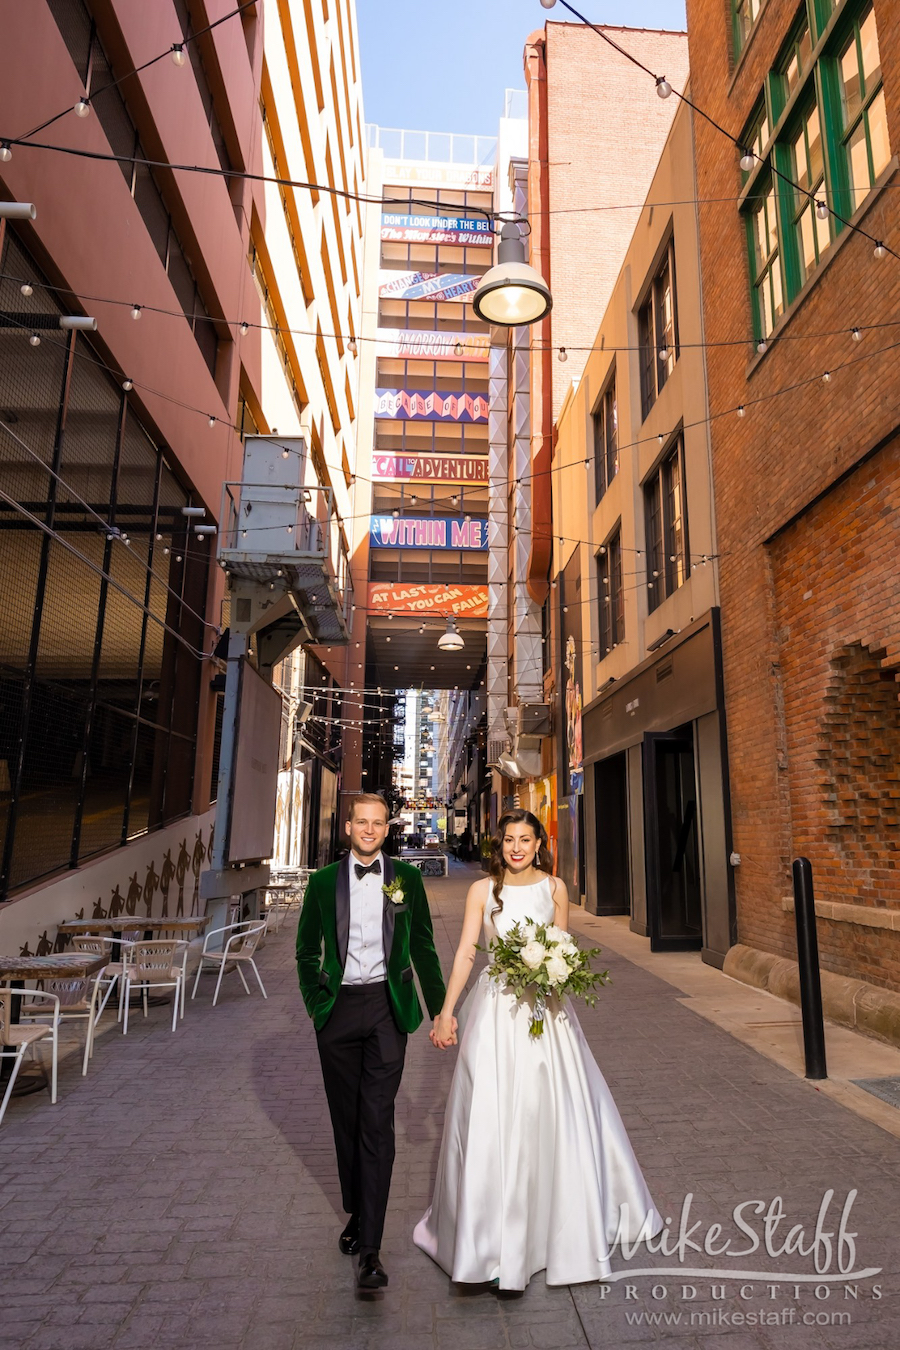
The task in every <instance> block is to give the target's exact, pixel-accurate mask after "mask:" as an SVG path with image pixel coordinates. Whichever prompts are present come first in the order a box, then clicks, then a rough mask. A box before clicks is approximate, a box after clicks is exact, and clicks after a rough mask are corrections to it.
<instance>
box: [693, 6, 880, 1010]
mask: <svg viewBox="0 0 900 1350" xmlns="http://www.w3.org/2000/svg"><path fill="white" fill-rule="evenodd" d="M731 3H732V12H731V16H730V20H729V14H728V6H727V5H724V4H722V3H720V0H688V30H689V43H690V56H691V82H692V95H693V98H694V101H695V103H696V104H697V105H698V107H699V108H701V109H702V110H703V111H704V112H706V113H708V114H709V115H710V116H711V117H712V118H713V119H715V121H716V122H718V123H719V124H720V125H721V126H722V127H724V128H725V129H726V130H727V131H728V132H729V133H731V134H732V135H733V136H735V137H736V138H737V139H738V141H739V142H740V144H741V145H742V146H745V147H746V148H747V150H748V151H749V152H751V153H750V154H747V155H745V156H744V157H743V166H742V163H741V160H742V156H741V152H740V150H739V149H736V148H735V146H734V145H733V144H732V143H731V142H730V141H729V140H728V138H727V137H726V136H724V135H722V134H721V132H720V131H719V130H717V129H716V128H715V127H714V126H712V125H711V124H710V123H709V122H708V121H705V120H704V119H703V118H702V117H700V118H697V119H696V121H695V133H696V157H697V190H698V196H699V197H700V199H701V202H702V205H701V206H700V241H701V265H702V272H703V279H704V322H705V333H704V334H702V335H701V334H697V335H688V334H686V333H685V334H683V335H682V339H683V341H690V340H692V339H693V338H694V337H696V338H700V337H703V338H704V339H705V341H706V342H707V343H708V344H710V345H709V347H708V350H707V368H708V379H709V402H710V412H711V415H712V418H713V421H712V425H711V431H712V460H713V474H714V485H715V493H716V510H717V528H718V538H719V548H720V552H721V555H722V556H721V559H720V579H721V602H722V625H723V644H724V672H725V698H726V708H727V710H728V737H729V754H730V764H731V791H732V812H733V827H734V848H735V850H736V853H737V854H739V855H740V861H739V862H738V861H737V859H735V860H734V861H735V863H736V868H735V872H736V878H735V879H736V896H737V914H738V929H739V931H738V939H739V943H740V944H741V946H740V947H738V948H736V949H734V952H735V955H734V957H733V962H734V968H735V970H736V973H740V970H739V969H738V968H739V967H741V966H742V967H743V969H744V971H745V976H744V977H745V978H748V977H752V978H754V979H756V980H758V981H759V982H762V983H766V981H767V979H768V973H770V972H771V970H772V969H773V966H774V965H775V964H777V963H773V962H772V960H771V959H770V958H769V957H760V956H759V953H760V952H762V953H768V954H772V955H774V956H776V957H778V956H781V957H787V958H793V956H794V954H795V946H796V944H795V937H794V927H793V915H792V913H791V904H790V899H789V897H790V892H791V874H790V864H791V860H792V859H793V858H796V857H797V856H801V855H806V856H808V857H809V858H810V859H811V860H812V863H813V868H814V876H815V883H816V897H817V902H818V905H819V912H820V922H819V941H820V948H821V959H822V965H823V968H824V969H825V970H827V971H831V972H834V973H835V974H836V975H841V976H847V977H851V979H852V980H854V981H855V980H863V981H866V982H868V983H870V984H874V985H877V986H881V988H882V989H883V990H892V991H898V990H900V932H898V931H896V930H897V928H900V873H898V871H897V869H896V861H897V850H898V843H900V816H898V812H900V715H898V686H897V678H898V669H900V606H898V601H897V582H896V575H897V527H896V511H897V507H898V505H900V418H898V411H897V407H896V403H897V397H896V368H897V353H896V342H897V332H896V329H895V328H894V327H892V326H891V325H893V324H895V323H896V322H897V312H898V300H900V257H896V256H892V253H891V250H894V251H896V252H897V253H900V222H898V216H897V210H896V189H897V187H898V183H900V180H898V175H897V167H898V161H897V158H896V155H895V153H894V152H895V151H896V150H897V149H898V148H900V103H898V100H900V66H898V62H900V10H898V8H897V6H895V5H891V4H889V3H887V0H874V6H873V4H872V3H871V2H870V0H836V3H833V4H832V3H831V2H830V0H806V3H803V4H801V5H800V6H799V8H798V5H797V3H796V0H768V2H767V3H764V4H763V5H762V6H758V5H755V4H754V5H752V6H749V5H746V4H744V3H742V2H741V0H731ZM748 170H749V171H748ZM856 227H858V228H856ZM862 232H865V233H862ZM867 236H868V237H867ZM879 241H883V242H884V244H885V245H886V246H887V249H886V250H884V249H881V248H878V249H876V244H877V243H878V242H879ZM716 344H723V345H716ZM724 344H732V345H724ZM741 409H743V411H740V410H741ZM746 948H750V949H755V951H750V952H747V951H746V950H745V949H746ZM727 968H728V965H726V969H727ZM751 970H752V971H755V972H756V974H755V975H752V976H749V975H748V974H747V972H750V971H751ZM826 983H827V985H828V988H829V989H830V990H831V991H832V993H833V994H834V996H835V997H836V998H837V997H838V995H837V986H838V983H839V982H837V981H832V982H828V981H826ZM864 993H865V991H864V990H860V989H859V987H858V986H857V985H856V984H855V983H854V984H853V985H847V986H846V990H845V992H844V994H843V995H841V996H840V998H838V1003H840V1004H841V1005H842V1006H840V1007H837V1008H836V1010H835V1011H834V1015H835V1016H838V1017H840V1018H841V1019H842V1020H843V1019H849V1020H853V1011H852V1010H853V1008H854V1007H855V1006H856V1004H858V1002H859V998H860V995H861V994H864ZM879 997H880V996H879ZM885 998H887V1001H888V1003H890V1002H891V1000H890V998H889V997H888V996H885ZM884 1001H885V999H884V998H882V999H881V1002H882V1003H884ZM897 1006H898V1007H900V1001H897ZM856 1020H857V1021H859V1020H860V1019H858V1018H857V1019H856ZM877 1029H880V1030H884V1027H881V1028H877Z"/></svg>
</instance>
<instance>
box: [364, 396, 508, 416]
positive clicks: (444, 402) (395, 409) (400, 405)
mask: <svg viewBox="0 0 900 1350" xmlns="http://www.w3.org/2000/svg"><path fill="white" fill-rule="evenodd" d="M375 416H376V417H393V418H396V419H397V421H399V422H482V423H483V422H486V421H487V420H488V400H487V397H486V395H484V394H463V393H462V392H460V393H458V394H440V393H438V392H437V391H436V390H435V391H434V392H429V393H427V394H423V393H419V391H418V390H416V389H376V390H375Z"/></svg>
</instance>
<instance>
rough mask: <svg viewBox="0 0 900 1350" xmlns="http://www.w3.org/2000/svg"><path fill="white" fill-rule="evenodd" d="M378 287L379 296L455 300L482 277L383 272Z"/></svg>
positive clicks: (450, 273) (399, 298)
mask: <svg viewBox="0 0 900 1350" xmlns="http://www.w3.org/2000/svg"><path fill="white" fill-rule="evenodd" d="M381 275H382V276H383V277H388V278H390V280H388V281H383V282H382V283H381V285H380V286H379V287H378V294H379V297H380V298H381V299H382V300H458V301H460V302H462V301H463V300H466V299H467V298H468V296H470V295H471V294H472V292H473V291H474V290H475V289H476V288H477V286H478V283H479V281H480V280H481V277H469V276H466V274H465V273H464V272H400V273H393V274H392V273H390V272H382V274H381Z"/></svg>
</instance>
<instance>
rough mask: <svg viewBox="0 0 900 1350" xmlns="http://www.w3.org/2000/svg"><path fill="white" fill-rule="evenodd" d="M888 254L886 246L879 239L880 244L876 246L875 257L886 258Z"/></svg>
mask: <svg viewBox="0 0 900 1350" xmlns="http://www.w3.org/2000/svg"><path fill="white" fill-rule="evenodd" d="M886 254H887V249H886V248H885V246H884V244H883V243H882V242H881V240H880V239H879V241H878V243H877V244H876V245H875V257H876V258H883V257H885V255H886Z"/></svg>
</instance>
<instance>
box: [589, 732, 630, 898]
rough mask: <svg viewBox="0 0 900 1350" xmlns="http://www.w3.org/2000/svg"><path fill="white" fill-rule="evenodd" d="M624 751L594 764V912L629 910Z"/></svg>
mask: <svg viewBox="0 0 900 1350" xmlns="http://www.w3.org/2000/svg"><path fill="white" fill-rule="evenodd" d="M627 785H628V777H627V765H626V760H625V754H624V752H623V753H622V754H619V755H610V756H609V758H608V759H601V760H600V762H599V763H597V764H595V765H594V814H595V817H596V822H597V913H598V914H629V913H630V912H631V893H630V889H629V882H628V795H627Z"/></svg>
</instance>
